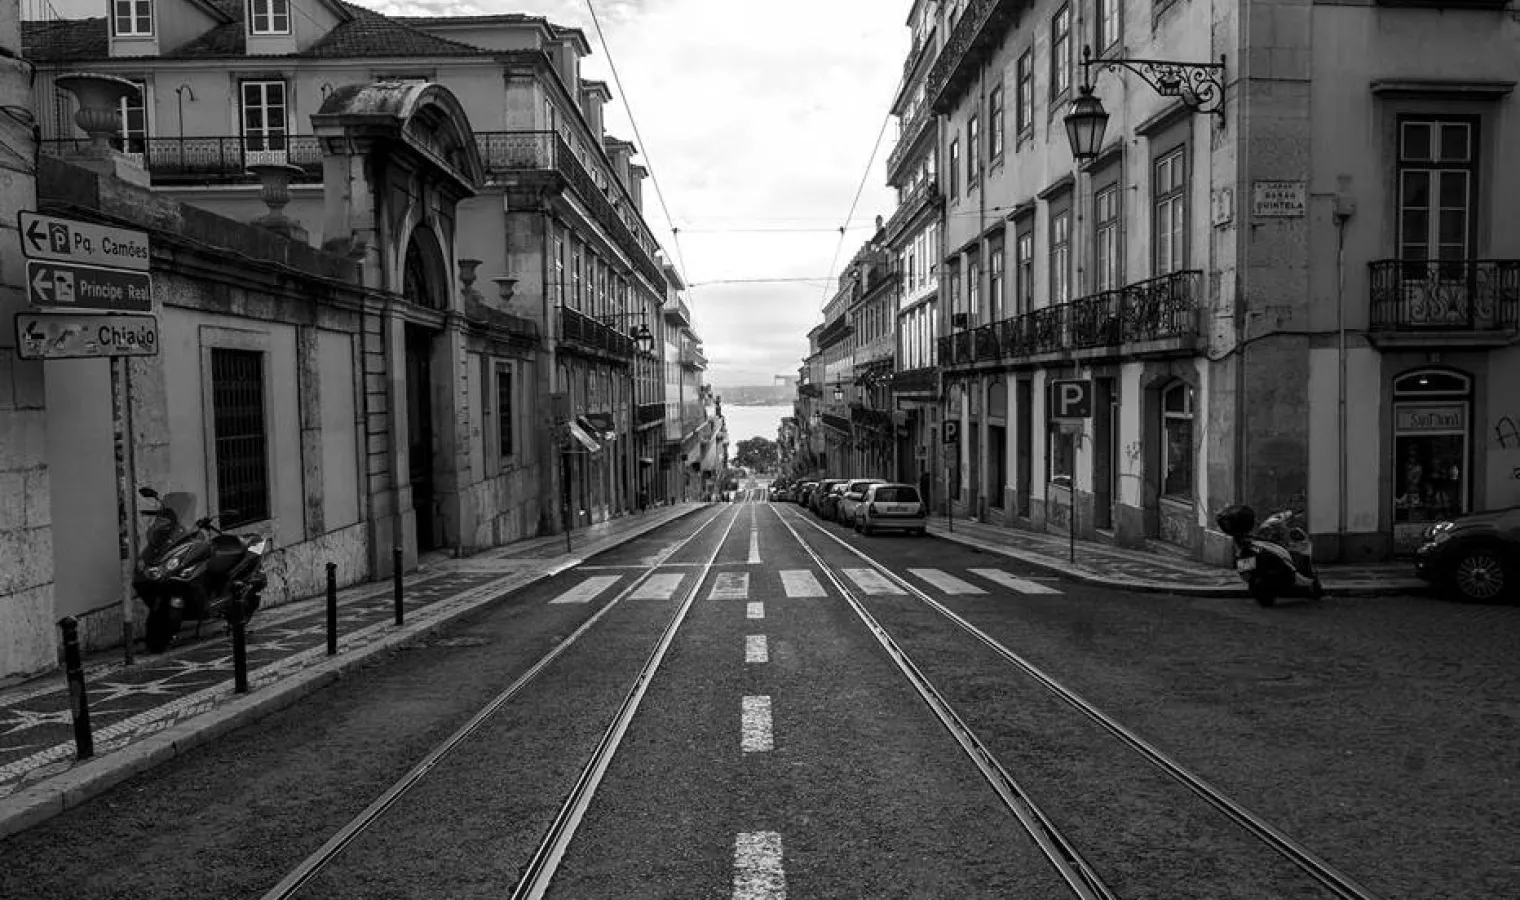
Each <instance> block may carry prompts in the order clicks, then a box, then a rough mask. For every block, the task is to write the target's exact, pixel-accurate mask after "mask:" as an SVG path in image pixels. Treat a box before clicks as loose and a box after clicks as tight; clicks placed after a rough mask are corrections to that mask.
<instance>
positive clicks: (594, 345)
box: [559, 306, 634, 360]
mask: <svg viewBox="0 0 1520 900" xmlns="http://www.w3.org/2000/svg"><path fill="white" fill-rule="evenodd" d="M559 328H560V331H559V338H560V340H561V341H562V342H564V343H566V344H569V345H572V346H575V347H579V348H580V349H584V350H590V351H593V352H597V353H600V354H603V355H607V356H612V357H616V358H618V359H623V360H627V359H631V358H632V357H633V346H634V345H633V338H630V337H629V336H628V335H626V334H623V333H622V332H620V331H618V330H617V329H616V328H613V327H611V326H608V325H603V324H602V323H601V322H598V321H597V320H595V319H593V318H591V317H590V316H588V315H585V314H583V313H580V312H577V311H576V310H573V309H571V308H569V307H568V306H561V307H560V308H559Z"/></svg>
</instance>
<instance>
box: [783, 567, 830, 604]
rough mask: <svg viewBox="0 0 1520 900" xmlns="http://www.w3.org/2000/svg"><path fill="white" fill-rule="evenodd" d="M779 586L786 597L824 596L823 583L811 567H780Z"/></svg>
mask: <svg viewBox="0 0 1520 900" xmlns="http://www.w3.org/2000/svg"><path fill="white" fill-rule="evenodd" d="M781 586H782V587H783V588H785V589H786V595H787V596H788V597H825V596H828V595H827V594H825V593H824V591H823V585H821V584H819V583H818V578H817V576H815V575H814V574H813V572H812V570H811V569H782V570H781Z"/></svg>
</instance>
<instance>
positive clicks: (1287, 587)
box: [1214, 506, 1325, 606]
mask: <svg viewBox="0 0 1520 900" xmlns="http://www.w3.org/2000/svg"><path fill="white" fill-rule="evenodd" d="M1302 519H1303V516H1302V514H1301V513H1299V512H1298V511H1297V510H1294V509H1281V510H1278V511H1277V512H1275V513H1273V514H1271V515H1270V516H1267V517H1266V518H1265V519H1263V520H1262V523H1261V527H1259V528H1258V527H1256V512H1255V510H1253V509H1251V507H1249V506H1230V507H1226V508H1225V509H1222V510H1220V512H1219V515H1217V516H1215V517H1214V521H1215V522H1216V523H1217V524H1218V525H1219V530H1220V531H1223V532H1224V533H1225V534H1227V535H1229V536H1230V537H1231V538H1233V539H1234V541H1235V570H1236V571H1237V572H1239V573H1240V577H1241V580H1243V581H1244V582H1245V583H1246V586H1247V587H1248V588H1250V591H1251V596H1252V597H1254V598H1256V602H1257V603H1260V604H1261V605H1262V606H1271V605H1272V604H1274V603H1276V602H1277V598H1278V597H1292V596H1298V597H1308V598H1310V599H1312V600H1318V599H1319V598H1320V597H1322V596H1324V593H1325V589H1324V586H1323V585H1321V584H1320V580H1319V574H1318V573H1317V572H1316V570H1315V568H1314V558H1313V555H1312V553H1311V550H1310V546H1309V534H1308V532H1306V531H1305V530H1304V529H1303V528H1302V527H1301V525H1300V522H1301V521H1302Z"/></svg>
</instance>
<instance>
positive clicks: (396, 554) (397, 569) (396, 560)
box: [391, 547, 404, 625]
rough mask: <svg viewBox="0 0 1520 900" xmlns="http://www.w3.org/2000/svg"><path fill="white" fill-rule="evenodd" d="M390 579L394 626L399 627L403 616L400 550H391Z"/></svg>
mask: <svg viewBox="0 0 1520 900" xmlns="http://www.w3.org/2000/svg"><path fill="white" fill-rule="evenodd" d="M391 578H392V580H393V581H394V582H395V585H396V588H395V593H396V624H397V625H400V624H401V622H402V619H403V618H404V616H403V615H402V612H401V548H400V547H396V548H394V549H392V550H391Z"/></svg>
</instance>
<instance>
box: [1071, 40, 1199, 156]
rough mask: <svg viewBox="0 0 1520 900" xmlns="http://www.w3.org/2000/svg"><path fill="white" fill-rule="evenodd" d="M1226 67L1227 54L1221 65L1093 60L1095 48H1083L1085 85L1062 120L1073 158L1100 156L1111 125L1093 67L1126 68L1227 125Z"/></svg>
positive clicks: (1192, 107) (1165, 94)
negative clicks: (1094, 80) (1095, 92)
mask: <svg viewBox="0 0 1520 900" xmlns="http://www.w3.org/2000/svg"><path fill="white" fill-rule="evenodd" d="M1224 65H1225V57H1224V54H1220V56H1219V62H1217V63H1213V62H1207V63H1191V62H1175V61H1173V60H1164V59H1126V58H1123V57H1117V56H1116V57H1108V58H1104V59H1093V58H1092V48H1091V47H1089V46H1087V45H1083V47H1082V84H1081V86H1079V87H1078V88H1077V98H1076V99H1075V100H1073V101H1071V107H1070V111H1068V112H1067V114H1066V116H1065V118H1064V119H1062V121H1063V122H1064V123H1065V125H1066V139H1067V141H1068V142H1070V144H1071V155H1072V156H1073V157H1074V158H1075V159H1076V160H1077V162H1078V163H1082V162H1086V161H1087V160H1090V159H1093V158H1095V157H1097V155H1098V151H1099V150H1100V149H1101V148H1102V145H1103V131H1104V129H1105V128H1106V127H1107V125H1108V113H1107V112H1106V111H1105V110H1104V109H1103V101H1101V100H1099V99H1098V98H1097V97H1096V96H1094V95H1093V85H1092V67H1093V66H1102V67H1103V68H1105V69H1109V70H1113V69H1118V68H1120V67H1123V68H1126V69H1128V70H1130V71H1131V72H1134V73H1135V74H1136V75H1139V76H1140V77H1141V78H1142V79H1144V81H1145V83H1146V84H1148V85H1150V86H1151V88H1152V89H1154V90H1155V91H1156V93H1158V94H1160V95H1161V96H1163V97H1176V98H1178V99H1180V100H1181V101H1182V105H1183V106H1185V107H1187V108H1188V109H1189V110H1191V111H1192V112H1195V113H1208V114H1211V115H1216V116H1218V117H1219V121H1220V122H1221V123H1223V122H1224V82H1223V81H1222V79H1223V77H1224Z"/></svg>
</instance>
